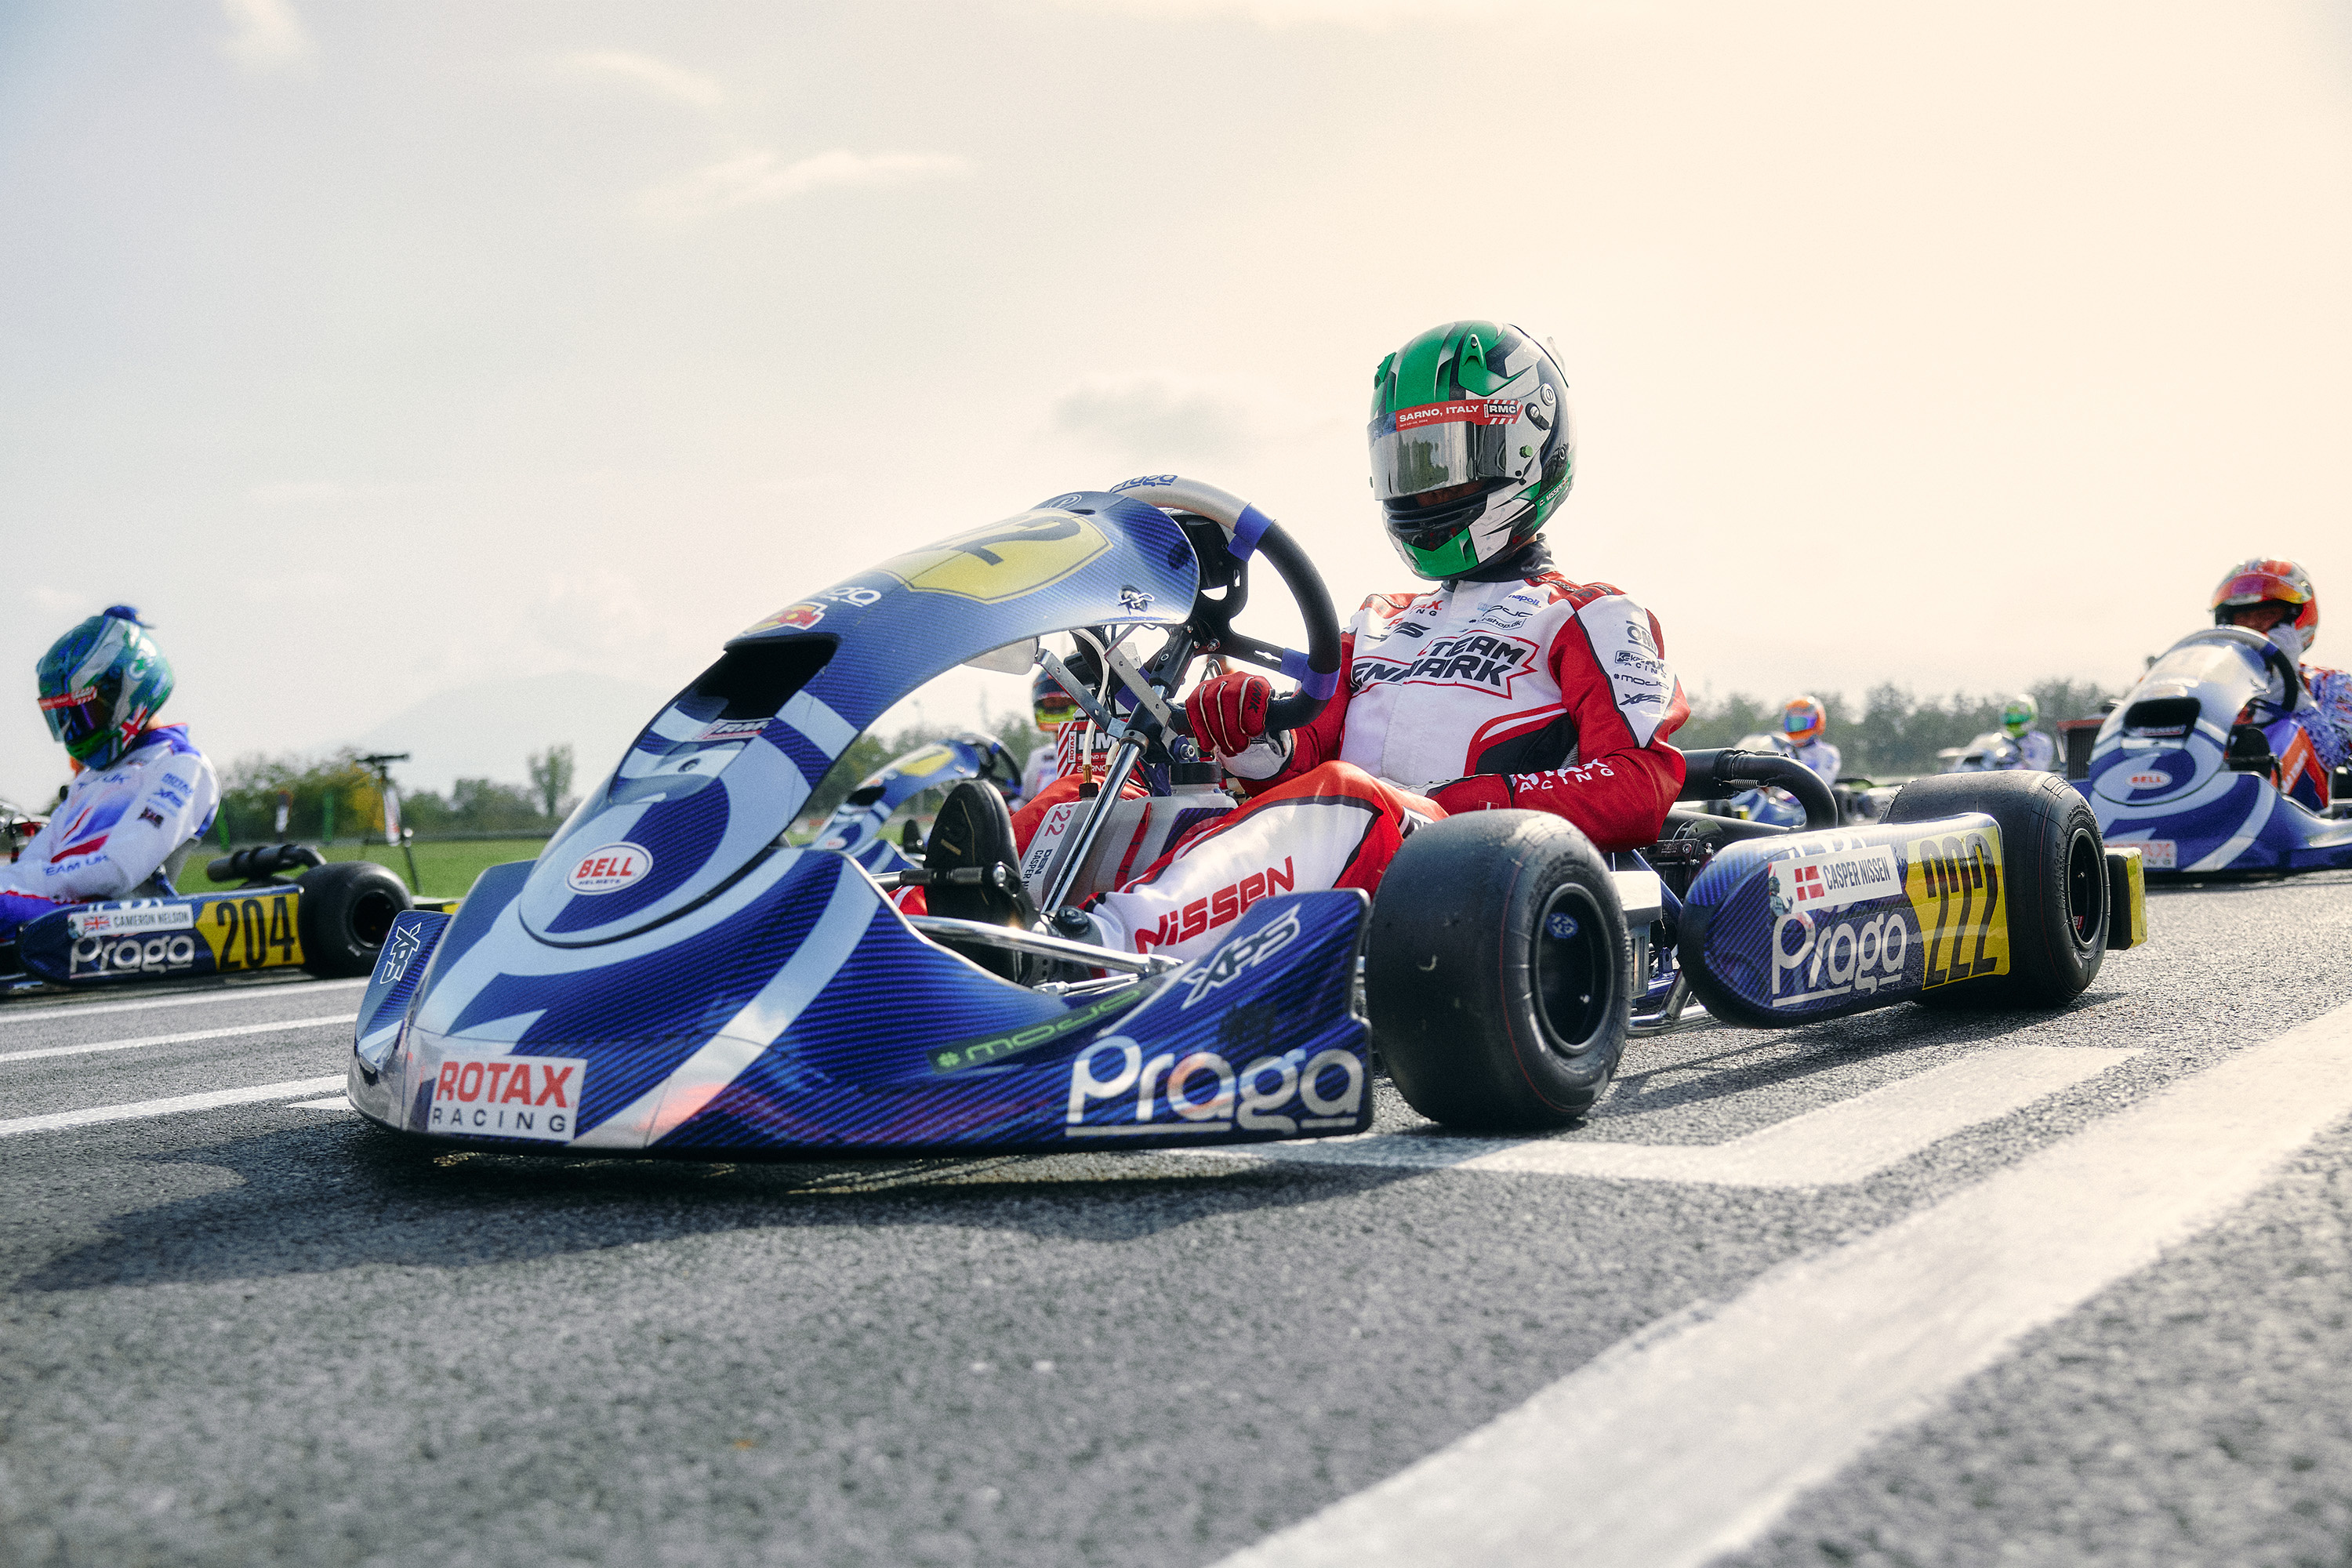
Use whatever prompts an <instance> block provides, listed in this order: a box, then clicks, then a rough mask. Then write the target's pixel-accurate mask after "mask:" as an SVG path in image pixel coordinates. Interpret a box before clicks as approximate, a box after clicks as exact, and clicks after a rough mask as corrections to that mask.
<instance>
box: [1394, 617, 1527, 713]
mask: <svg viewBox="0 0 2352 1568" xmlns="http://www.w3.org/2000/svg"><path fill="white" fill-rule="evenodd" d="M1535 657H1536V645H1535V644H1533V643H1531V642H1529V641H1528V639H1527V638H1525V637H1505V636H1503V635H1501V634H1499V633H1496V632H1457V633H1455V634H1454V636H1452V637H1439V638H1437V639H1436V640H1435V641H1434V642H1431V643H1428V644H1426V645H1424V646H1423V647H1412V648H1404V649H1401V650H1400V651H1399V652H1397V653H1394V654H1391V653H1387V652H1384V651H1383V650H1382V649H1381V647H1380V646H1379V645H1377V644H1376V645H1374V646H1373V647H1369V648H1366V647H1358V648H1357V649H1356V657H1355V658H1354V659H1353V661H1351V663H1350V664H1349V671H1348V689H1349V693H1350V695H1360V694H1361V693H1362V692H1363V691H1364V690H1365V689H1367V688H1370V687H1373V686H1381V685H1387V684H1391V683H1396V684H1402V685H1407V686H1458V687H1466V688H1469V689H1472V690H1475V691H1492V692H1495V693H1496V694H1498V695H1500V696H1504V697H1508V696H1509V695H1510V694H1511V682H1512V681H1514V680H1516V679H1518V678H1519V677H1520V676H1522V675H1525V674H1526V673H1527V672H1528V669H1529V668H1532V667H1533V665H1534V663H1535Z"/></svg>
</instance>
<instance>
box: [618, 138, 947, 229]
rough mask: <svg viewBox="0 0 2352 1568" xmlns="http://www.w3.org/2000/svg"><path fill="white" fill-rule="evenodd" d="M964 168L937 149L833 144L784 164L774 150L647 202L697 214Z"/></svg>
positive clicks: (693, 177) (721, 166) (694, 177)
mask: <svg viewBox="0 0 2352 1568" xmlns="http://www.w3.org/2000/svg"><path fill="white" fill-rule="evenodd" d="M970 167H971V164H970V163H967V162H966V161H965V160H964V159H961V158H957V157H951V156H949V155H947V154H944V153H851V152H848V151H846V150H845V149H840V148H836V149H835V150H834V151H832V152H830V153H816V154H814V155H813V156H811V157H807V158H802V159H799V160H797V161H795V162H793V163H785V162H784V161H783V158H782V155H781V154H778V153H768V152H760V153H744V154H743V155H742V156H740V157H738V158H730V159H729V160H727V161H726V162H725V163H714V164H712V165H711V166H710V167H709V168H707V169H703V170H699V171H698V172H697V173H695V174H690V175H688V177H687V178H685V179H683V180H680V181H678V182H677V184H672V185H668V186H666V187H664V188H663V189H661V190H659V191H656V192H655V193H654V194H653V195H652V197H651V198H650V199H649V203H648V205H650V206H652V207H653V208H654V209H655V210H656V211H658V212H664V213H668V214H671V215H674V216H689V217H691V216H702V215H706V214H709V213H719V212H729V211H732V210H733V209H735V208H737V207H750V206H760V205H765V204H766V203H769V202H782V201H789V200H791V199H792V198H793V197H794V196H800V195H807V194H808V193H809V192H811V191H822V190H848V189H856V188H870V187H875V186H881V185H903V184H910V183H912V182H914V181H917V180H938V179H947V178H950V177H952V176H954V175H957V174H962V173H964V172H965V171H966V170H967V169H969V168H970Z"/></svg>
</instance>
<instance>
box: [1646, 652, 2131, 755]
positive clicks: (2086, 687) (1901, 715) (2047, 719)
mask: <svg viewBox="0 0 2352 1568" xmlns="http://www.w3.org/2000/svg"><path fill="white" fill-rule="evenodd" d="M2027 690H2029V691H2031V692H2032V694H2033V700H2034V701H2035V702H2037V703H2039V704H2040V705H2041V708H2042V724H2041V727H2042V729H2043V730H2044V731H2048V732H2049V733H2050V734H2051V735H2052V736H2053V737H2055V735H2056V734H2057V729H2056V725H2057V721H2059V720H2061V719H2092V718H2096V717H2097V716H2098V713H2099V705H2100V704H2101V703H2103V702H2105V700H2107V699H2108V698H2110V697H2113V696H2115V695H2116V693H2114V692H2112V691H2109V690H2107V689H2105V687H2103V686H2100V685H2099V684H2098V683H2097V682H2095V681H2084V680H2069V679H2063V678H2060V677H2054V676H2053V677H2052V678H2051V679H2047V680H2040V681H2036V682H2035V683H2034V684H2033V685H2032V686H2030V687H2028V688H2027ZM1811 695H1812V696H1815V697H1818V698H1820V699H1821V702H1822V707H1823V708H1824V709H1826V710H1828V712H1829V732H1828V733H1827V734H1826V735H1825V736H1823V737H1822V738H1823V739H1824V740H1826V741H1828V742H1830V743H1831V744H1832V745H1834V746H1836V747H1837V748H1838V750H1839V752H1841V753H1842V758H1841V760H1842V762H1843V765H1844V770H1845V772H1847V773H1853V774H1859V775H1861V776H1863V777H1865V778H1877V777H1886V778H1899V777H1903V776H1905V775H1906V774H1912V773H1935V772H1937V770H1938V769H1939V768H1940V767H1941V766H1942V763H1939V762H1938V761H1937V756H1936V753H1937V752H1939V751H1942V750H1943V749H1944V748H1946V747H1948V746H1965V745H1967V744H1968V743H1969V742H1970V741H1972V740H1974V739H1975V738H1976V737H1977V736H1979V735H1981V734H1983V733H1984V732H1985V731H1989V730H1998V729H2000V710H2001V709H2002V708H2003V707H2004V706H2005V705H2006V704H2007V703H2008V701H2009V699H2010V696H2011V694H2010V693H2001V694H1999V695H1994V696H1971V695H1969V694H1968V693H1966V692H1958V691H1956V692H1953V693H1952V694H1951V695H1950V696H1948V697H1941V698H1938V697H1915V696H1914V695H1913V694H1912V693H1911V692H1909V691H1908V690H1906V689H1904V688H1902V687H1899V686H1896V685H1895V684H1893V683H1892V682H1885V683H1882V684H1880V685H1877V686H1874V687H1872V688H1871V689H1870V692H1869V694H1868V695H1867V696H1866V697H1864V699H1863V701H1862V703H1861V705H1860V706H1859V707H1856V706H1855V705H1854V704H1853V703H1851V702H1849V701H1847V700H1846V698H1845V696H1844V694H1843V693H1842V692H1837V691H1816V692H1813V693H1811ZM1685 696H1687V697H1688V698H1689V701H1690V707H1691V716H1690V721H1689V722H1688V723H1686V724H1685V725H1684V726H1683V727H1682V728H1681V729H1680V730H1678V731H1675V738H1674V739H1675V745H1677V746H1680V747H1683V748H1684V749H1685V750H1696V749H1697V748H1699V747H1702V746H1732V745H1737V744H1738V743H1739V742H1740V741H1741V739H1742V738H1744V737H1746V736H1748V735H1754V734H1763V735H1769V734H1771V733H1773V732H1774V731H1778V730H1779V729H1780V702H1778V701H1767V700H1759V699H1758V698H1754V697H1750V696H1749V695H1748V693H1746V692H1744V691H1735V692H1732V693H1730V694H1729V695H1728V696H1725V697H1720V698H1710V697H1706V696H1703V695H1691V694H1689V693H1687V692H1685Z"/></svg>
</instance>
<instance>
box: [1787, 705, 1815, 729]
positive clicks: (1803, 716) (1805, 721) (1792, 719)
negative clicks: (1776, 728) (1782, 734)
mask: <svg viewBox="0 0 2352 1568" xmlns="http://www.w3.org/2000/svg"><path fill="white" fill-rule="evenodd" d="M1812 727H1813V716H1812V715H1811V713H1809V712H1807V711H1806V710H1803V709H1802V708H1800V709H1798V710H1796V711H1795V712H1793V713H1783V714H1781V715H1780V728H1782V729H1783V730H1786V731H1788V732H1789V733H1790V734H1791V735H1802V734H1804V733H1806V732H1807V731H1811V729H1812Z"/></svg>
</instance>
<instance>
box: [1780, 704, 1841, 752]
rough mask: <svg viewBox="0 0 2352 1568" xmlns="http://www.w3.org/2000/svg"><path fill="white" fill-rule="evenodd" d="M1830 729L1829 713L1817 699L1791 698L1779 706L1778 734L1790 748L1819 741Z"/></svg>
mask: <svg viewBox="0 0 2352 1568" xmlns="http://www.w3.org/2000/svg"><path fill="white" fill-rule="evenodd" d="M1829 727H1830V711H1829V710H1828V709H1826V708H1824V707H1822V700H1821V699H1820V698H1818V697H1791V698H1790V699H1789V700H1788V701H1786V702H1784V703H1782V704H1781V705H1780V733H1781V734H1783V735H1785V736H1787V737H1788V739H1789V743H1790V745H1792V746H1801V745H1803V744H1804V743H1805V742H1808V741H1817V740H1819V739H1821V736H1822V731H1824V730H1827V729H1828V728H1829Z"/></svg>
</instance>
